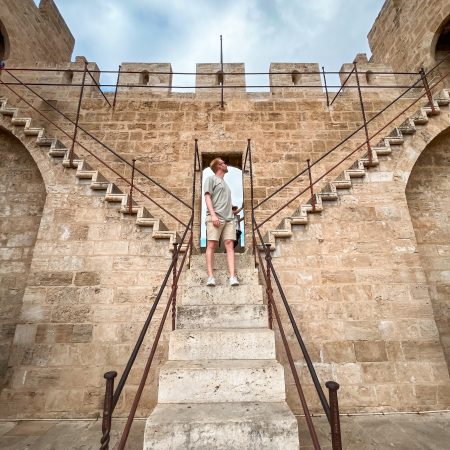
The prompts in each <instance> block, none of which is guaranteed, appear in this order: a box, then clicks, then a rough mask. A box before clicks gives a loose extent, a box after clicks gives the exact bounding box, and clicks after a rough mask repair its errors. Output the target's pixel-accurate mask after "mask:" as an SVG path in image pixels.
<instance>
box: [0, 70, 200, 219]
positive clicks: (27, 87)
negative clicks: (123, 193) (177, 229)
mask: <svg viewBox="0 0 450 450" xmlns="http://www.w3.org/2000/svg"><path fill="white" fill-rule="evenodd" d="M4 70H5V71H6V72H8V70H7V69H4ZM8 73H10V72H8ZM10 75H11V76H12V77H14V78H15V79H16V80H18V81H19V82H20V83H19V84H20V85H21V86H23V87H25V88H26V89H27V90H28V91H30V92H31V93H33V94H34V95H36V96H37V97H38V98H40V99H41V100H42V101H43V102H45V103H46V104H47V105H48V106H50V107H51V108H52V109H53V110H55V111H56V112H57V113H59V114H60V115H61V117H63V118H64V119H66V120H68V121H69V122H70V123H72V124H73V125H74V126H75V131H78V130H79V131H82V132H83V133H84V134H86V135H87V136H89V137H90V138H91V139H93V140H94V141H95V142H96V143H97V144H99V145H101V146H102V147H103V148H104V149H105V150H107V151H108V152H109V153H111V154H113V155H114V156H115V157H116V158H117V159H118V160H119V161H121V162H123V163H124V164H126V165H127V166H129V167H130V168H131V169H132V170H133V174H134V171H136V172H137V173H139V174H140V175H142V176H143V177H144V178H145V179H146V180H148V181H150V182H151V183H152V184H154V185H155V186H157V187H158V188H159V189H160V190H162V191H163V192H164V193H166V194H168V195H170V196H171V197H172V198H174V199H175V200H177V201H178V202H179V203H181V204H182V205H183V206H185V207H187V208H188V209H191V206H190V205H189V204H188V203H186V202H185V201H184V200H182V199H181V198H180V197H178V196H177V195H175V194H174V193H173V192H172V191H171V190H169V189H167V188H166V187H164V186H163V185H162V184H161V183H159V182H157V181H156V180H155V179H154V178H152V177H150V176H149V175H147V174H146V173H145V172H143V171H142V170H141V169H140V168H137V167H135V162H134V163H133V162H131V163H130V162H129V161H128V160H126V159H125V158H124V157H122V156H121V155H120V154H119V153H117V152H116V151H115V150H114V149H112V148H111V147H109V146H108V145H106V144H104V143H103V142H101V141H100V140H99V139H98V138H97V137H95V136H94V135H93V134H92V133H90V132H89V131H87V130H85V129H84V128H83V127H81V126H80V125H79V122H78V118H79V114H80V102H79V103H78V109H77V118H76V120H75V121H73V120H72V119H70V117H68V116H67V115H66V114H65V113H63V112H62V111H60V110H59V109H58V108H56V107H55V106H54V105H53V104H52V103H50V102H49V101H47V100H46V99H45V98H44V97H43V96H41V95H40V94H39V93H37V92H35V91H34V90H33V89H32V88H30V87H29V86H27V85H26V84H25V83H23V82H22V81H20V80H19V79H18V78H17V77H15V76H14V75H12V74H10ZM0 85H3V86H5V87H6V88H7V89H9V90H10V91H11V92H12V93H13V94H14V95H16V96H17V97H18V98H19V99H20V100H22V101H23V102H24V103H25V104H26V105H28V106H29V107H30V108H31V109H33V110H34V111H36V112H37V113H38V114H39V115H40V116H41V117H43V118H44V119H45V120H46V121H47V122H48V123H50V124H51V125H53V126H54V127H55V128H56V129H58V130H59V131H61V133H63V134H64V135H65V136H67V137H68V138H69V139H71V140H72V147H71V150H70V151H69V158H70V165H71V166H73V159H74V157H75V154H74V151H73V147H74V146H75V144H76V145H78V146H79V147H80V148H82V149H83V150H84V151H86V152H87V153H88V154H89V155H91V156H92V157H94V158H95V159H96V160H97V161H98V162H100V163H101V164H102V165H103V166H105V167H106V168H107V169H108V170H110V171H111V172H113V173H114V174H115V175H117V177H118V178H120V179H121V180H122V181H124V182H125V183H126V184H127V185H129V186H130V187H131V184H132V183H131V181H130V180H128V179H127V178H126V177H124V176H123V175H122V174H121V173H120V172H118V171H117V170H115V169H114V168H113V167H112V166H111V165H110V164H108V163H107V162H106V161H105V160H104V159H102V158H100V157H99V156H98V155H97V154H95V153H94V152H93V151H92V150H90V149H89V148H87V147H86V145H84V144H83V143H82V142H80V140H79V139H78V138H77V133H76V132H74V134H73V135H70V134H69V133H68V132H67V131H66V130H65V129H63V128H62V127H61V126H60V125H58V124H57V123H56V122H55V121H54V120H52V119H51V118H49V117H48V116H47V115H45V114H44V113H42V112H41V111H40V110H39V109H38V108H36V107H35V106H34V105H33V104H32V103H31V102H29V101H28V100H27V99H26V98H25V97H24V96H23V95H21V94H20V93H19V92H17V91H16V90H15V89H14V88H12V87H11V86H10V85H8V84H7V83H5V82H4V81H3V80H1V79H0ZM80 99H81V95H80ZM133 167H134V169H133ZM133 189H134V190H135V191H137V192H139V193H140V194H141V195H142V196H144V197H145V198H147V199H148V200H150V201H151V202H152V203H153V204H154V205H155V206H157V207H158V208H159V209H161V210H162V211H164V212H165V213H166V214H167V215H169V216H170V217H172V218H173V219H174V220H175V221H177V222H178V223H180V224H181V225H182V226H183V227H186V223H184V222H183V221H182V220H181V219H180V218H179V217H178V216H176V215H174V214H173V213H172V212H170V211H169V210H168V209H167V208H165V207H164V206H162V205H161V204H160V202H158V201H156V200H155V199H154V198H152V197H150V196H149V195H148V194H147V193H146V192H145V191H144V190H143V189H141V188H140V187H138V186H137V185H136V184H135V183H134V182H133Z"/></svg>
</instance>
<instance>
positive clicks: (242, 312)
mask: <svg viewBox="0 0 450 450" xmlns="http://www.w3.org/2000/svg"><path fill="white" fill-rule="evenodd" d="M267 326H268V322H267V306H266V305H208V306H207V305H180V306H178V307H177V329H199V328H266V327H267Z"/></svg>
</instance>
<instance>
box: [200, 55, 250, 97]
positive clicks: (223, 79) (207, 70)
mask: <svg viewBox="0 0 450 450" xmlns="http://www.w3.org/2000/svg"><path fill="white" fill-rule="evenodd" d="M196 72H197V75H196V77H195V92H196V94H197V95H198V94H200V95H203V94H207V95H208V96H211V94H212V93H213V92H215V93H216V94H214V95H217V96H220V91H221V89H220V86H221V84H222V83H223V86H224V87H226V90H225V93H226V96H227V97H229V96H236V95H237V96H239V95H241V94H242V93H244V92H245V91H246V83H245V64H244V63H226V64H224V65H223V72H222V70H221V65H220V63H200V64H197V65H196ZM227 86H237V87H233V88H228V87H227Z"/></svg>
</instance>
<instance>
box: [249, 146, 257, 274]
mask: <svg viewBox="0 0 450 450" xmlns="http://www.w3.org/2000/svg"><path fill="white" fill-rule="evenodd" d="M247 154H248V165H249V171H250V212H251V230H252V243H253V258H254V260H255V267H256V266H257V262H256V252H257V251H258V248H257V245H256V236H255V225H256V220H255V205H254V193H253V162H252V147H251V140H250V139H247Z"/></svg>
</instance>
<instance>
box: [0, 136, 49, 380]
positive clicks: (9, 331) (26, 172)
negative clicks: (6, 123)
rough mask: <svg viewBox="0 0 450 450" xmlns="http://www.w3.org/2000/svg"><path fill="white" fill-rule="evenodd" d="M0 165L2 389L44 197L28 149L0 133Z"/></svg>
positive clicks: (40, 180) (42, 188)
mask: <svg viewBox="0 0 450 450" xmlns="http://www.w3.org/2000/svg"><path fill="white" fill-rule="evenodd" d="M0 161H1V162H0V223H1V225H0V233H1V235H0V236H1V238H0V386H3V385H4V383H5V382H6V376H7V367H8V360H9V357H10V347H11V344H12V340H13V337H14V332H15V328H16V324H17V321H18V320H19V315H20V310H21V306H22V298H23V294H24V290H25V286H26V280H27V276H28V271H29V268H30V262H31V259H32V255H33V248H34V243H35V240H36V236H37V233H38V228H39V223H40V220H41V214H42V209H43V207H44V202H45V195H46V193H45V187H44V182H43V180H42V177H41V175H40V173H39V170H38V168H37V166H36V164H35V163H34V161H33V159H32V158H31V156H30V154H29V153H28V151H27V149H26V148H25V147H24V146H23V145H22V144H21V143H20V142H19V141H18V140H17V139H15V138H14V137H13V136H11V135H9V134H7V133H6V132H5V131H3V130H1V129H0Z"/></svg>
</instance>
